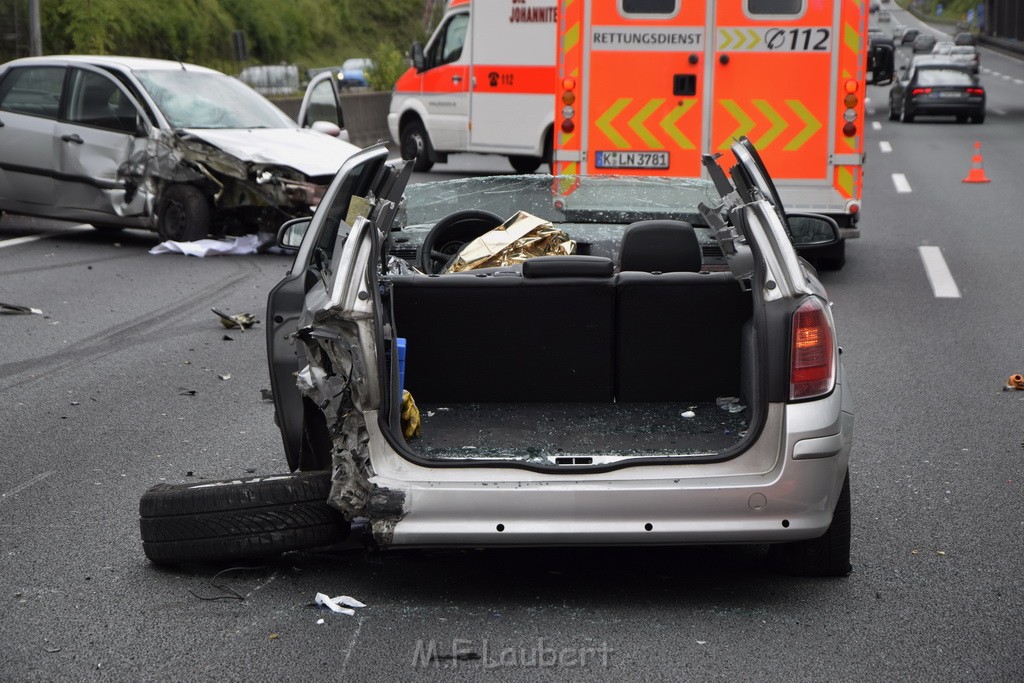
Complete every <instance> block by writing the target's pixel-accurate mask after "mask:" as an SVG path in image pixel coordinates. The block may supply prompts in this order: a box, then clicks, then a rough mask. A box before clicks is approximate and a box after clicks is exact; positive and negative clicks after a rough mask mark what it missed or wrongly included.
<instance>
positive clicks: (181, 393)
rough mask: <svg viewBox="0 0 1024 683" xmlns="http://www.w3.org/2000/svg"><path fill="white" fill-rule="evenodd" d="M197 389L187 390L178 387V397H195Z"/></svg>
mask: <svg viewBox="0 0 1024 683" xmlns="http://www.w3.org/2000/svg"><path fill="white" fill-rule="evenodd" d="M195 395H196V390H195V389H186V388H185V387H178V396H195Z"/></svg>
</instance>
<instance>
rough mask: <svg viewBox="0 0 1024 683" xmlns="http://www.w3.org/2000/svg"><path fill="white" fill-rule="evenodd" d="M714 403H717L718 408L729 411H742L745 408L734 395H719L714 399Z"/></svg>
mask: <svg viewBox="0 0 1024 683" xmlns="http://www.w3.org/2000/svg"><path fill="white" fill-rule="evenodd" d="M715 403H716V404H718V407H719V408H721V409H722V410H724V411H726V412H729V413H742V412H743V411H744V410H746V409H747V407H746V406H745V405H743V404H742V403H740V400H739V399H738V398H736V397H735V396H721V397H719V398H716V399H715Z"/></svg>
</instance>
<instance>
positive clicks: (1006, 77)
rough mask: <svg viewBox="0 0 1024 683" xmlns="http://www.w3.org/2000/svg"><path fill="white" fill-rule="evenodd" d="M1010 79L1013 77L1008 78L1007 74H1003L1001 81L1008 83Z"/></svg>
mask: <svg viewBox="0 0 1024 683" xmlns="http://www.w3.org/2000/svg"><path fill="white" fill-rule="evenodd" d="M1011 78H1013V76H1010V75H1009V74H1003V80H1004V81H1008V80H1010V79H1011Z"/></svg>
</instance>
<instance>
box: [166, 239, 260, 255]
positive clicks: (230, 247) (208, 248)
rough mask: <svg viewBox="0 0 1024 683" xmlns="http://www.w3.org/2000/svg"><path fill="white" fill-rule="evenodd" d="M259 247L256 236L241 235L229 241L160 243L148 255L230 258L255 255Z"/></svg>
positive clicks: (169, 241)
mask: <svg viewBox="0 0 1024 683" xmlns="http://www.w3.org/2000/svg"><path fill="white" fill-rule="evenodd" d="M259 245H260V238H259V236H258V235H242V236H241V237H232V238H231V239H230V240H196V241H195V242H174V241H171V240H168V241H166V242H161V243H160V244H158V245H156V246H155V247H153V248H152V249H150V250H149V253H150V254H157V255H158V254H185V255H186V256H198V257H200V258H202V257H204V256H230V255H240V254H255V253H256V248H257V247H259Z"/></svg>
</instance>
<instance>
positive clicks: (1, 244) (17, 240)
mask: <svg viewBox="0 0 1024 683" xmlns="http://www.w3.org/2000/svg"><path fill="white" fill-rule="evenodd" d="M83 230H92V226H91V225H86V224H84V223H83V224H82V225H73V226H71V227H70V228H64V229H63V230H53V231H51V232H44V233H41V234H39V235H27V236H25V237H14V238H12V239H9V240H0V249H4V248H6V247H16V246H18V245H19V244H28V243H30V242H38V241H39V240H45V239H46V238H48V237H56V236H58V235H66V234H68V233H72V232H81V231H83Z"/></svg>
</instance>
